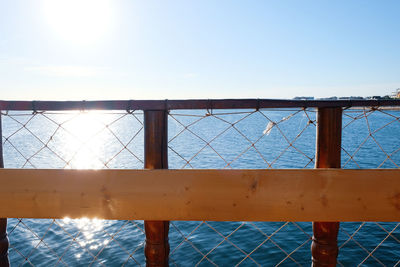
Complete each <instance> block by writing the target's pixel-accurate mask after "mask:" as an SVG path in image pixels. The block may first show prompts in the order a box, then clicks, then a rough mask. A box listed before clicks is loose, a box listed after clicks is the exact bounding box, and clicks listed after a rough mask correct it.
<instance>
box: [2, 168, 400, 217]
mask: <svg viewBox="0 0 400 267" xmlns="http://www.w3.org/2000/svg"><path fill="white" fill-rule="evenodd" d="M399 177H400V170H399V169H381V170H341V169H307V170H304V169H295V170H57V169H54V170H41V169H38V170H31V169H1V170H0V184H1V185H2V186H1V187H0V217H8V218H64V217H70V218H80V217H91V218H93V217H96V218H103V219H143V220H213V221H400V178H399Z"/></svg>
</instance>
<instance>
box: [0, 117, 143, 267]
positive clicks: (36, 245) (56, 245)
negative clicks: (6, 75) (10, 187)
mask: <svg viewBox="0 0 400 267" xmlns="http://www.w3.org/2000/svg"><path fill="white" fill-rule="evenodd" d="M2 115H3V116H2V119H3V148H4V161H5V167H6V168H74V169H75V168H78V169H100V168H119V169H124V168H129V169H142V168H143V114H142V113H140V112H133V111H127V112H100V111H92V112H75V111H74V112H33V113H32V112H16V111H14V112H7V113H3V114H2ZM7 230H8V234H9V239H10V248H9V253H10V263H11V265H16V266H19V265H33V266H36V265H41V266H49V265H50V266H52V265H61V266H64V265H67V266H68V265H70V266H75V265H90V266H91V265H96V266H97V265H101V266H110V265H128V266H129V265H144V263H145V259H144V240H145V234H144V227H143V222H142V221H107V220H95V219H94V220H93V219H85V218H82V219H78V220H71V219H68V218H65V219H57V220H53V219H43V220H42V219H41V220H38V219H8V229H7Z"/></svg>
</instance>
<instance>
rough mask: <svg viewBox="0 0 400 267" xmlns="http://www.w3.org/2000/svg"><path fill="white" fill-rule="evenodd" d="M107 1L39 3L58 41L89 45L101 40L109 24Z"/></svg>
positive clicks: (87, 0)
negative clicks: (60, 39)
mask: <svg viewBox="0 0 400 267" xmlns="http://www.w3.org/2000/svg"><path fill="white" fill-rule="evenodd" d="M112 9H113V6H112V1H111V0H43V13H44V17H45V19H46V22H47V23H48V25H49V26H50V27H51V28H52V29H53V30H54V31H55V33H56V34H57V35H58V36H59V37H60V38H62V39H64V40H66V41H70V42H74V43H78V44H91V43H93V42H95V41H97V40H99V39H101V38H102V37H103V36H104V35H105V34H106V32H107V31H108V30H109V29H110V28H111V24H112V22H113V16H112V14H113V12H112Z"/></svg>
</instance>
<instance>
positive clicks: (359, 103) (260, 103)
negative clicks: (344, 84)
mask: <svg viewBox="0 0 400 267" xmlns="http://www.w3.org/2000/svg"><path fill="white" fill-rule="evenodd" d="M378 106H386V107H390V106H400V99H398V100H395V99H393V100H289V99H189V100H168V99H166V100H104V101H103V100H101V101H4V100H3V101H0V110H36V111H41V110H54V111H55V110H174V109H260V108H299V107H300V108H302V107H304V108H306V107H310V108H324V107H378Z"/></svg>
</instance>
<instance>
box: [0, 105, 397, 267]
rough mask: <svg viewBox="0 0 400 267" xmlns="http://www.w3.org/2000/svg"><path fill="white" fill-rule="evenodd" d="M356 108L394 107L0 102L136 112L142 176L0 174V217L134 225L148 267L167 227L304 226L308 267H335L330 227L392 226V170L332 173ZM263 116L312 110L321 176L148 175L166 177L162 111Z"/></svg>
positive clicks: (1, 223)
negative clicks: (346, 122)
mask: <svg viewBox="0 0 400 267" xmlns="http://www.w3.org/2000/svg"><path fill="white" fill-rule="evenodd" d="M359 106H372V107H373V106H380V107H382V106H400V101H399V100H348V101H347V100H346V101H301V100H296V101H295V100H268V99H245V100H237V99H233V100H232V99H231V100H139V101H138V100H128V101H70V102H57V101H0V110H33V111H41V110H74V109H79V110H90V109H108V110H138V109H140V110H144V129H145V135H144V138H145V145H144V150H145V168H146V169H147V170H143V171H139V170H96V171H90V170H11V169H4V170H1V171H0V181H1V185H2V186H1V187H0V217H2V218H7V217H8V218H13V217H18V218H63V217H66V216H68V217H70V218H79V217H82V216H85V217H97V218H104V219H143V220H145V230H146V247H145V254H146V259H147V265H148V266H167V265H168V253H169V244H168V228H169V220H216V221H232V220H233V221H235V220H241V221H250V220H257V221H281V220H285V221H287V220H291V221H314V223H313V230H314V236H313V243H312V262H313V265H314V266H335V265H336V258H337V255H338V248H337V233H338V229H339V221H358V220H363V221H399V220H400V209H399V206H400V197H399V195H400V182H399V181H398V179H399V177H400V171H399V170H335V169H338V168H340V152H341V129H342V109H343V108H348V107H359ZM273 107H274V108H277V107H278V108H283V107H314V108H317V110H318V114H317V120H318V123H317V146H316V166H315V167H316V168H321V169H322V170H158V169H168V158H167V133H168V129H167V125H168V123H167V111H168V110H171V109H208V110H212V109H244V108H252V109H262V108H273ZM0 128H1V127H0ZM0 136H1V132H0ZM0 167H3V165H2V158H1V160H0ZM349 188H351V190H349ZM6 222H7V221H6V219H0V238H1V240H0V265H1V266H6V265H8V260H7V246H8V242H7V235H6V227H5V226H6Z"/></svg>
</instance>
